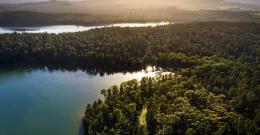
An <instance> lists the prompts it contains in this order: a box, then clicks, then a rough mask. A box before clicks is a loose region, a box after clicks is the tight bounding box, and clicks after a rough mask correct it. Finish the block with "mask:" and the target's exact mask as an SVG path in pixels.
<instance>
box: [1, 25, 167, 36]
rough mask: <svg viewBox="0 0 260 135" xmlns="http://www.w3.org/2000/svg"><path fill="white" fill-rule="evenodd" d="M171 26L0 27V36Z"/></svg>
mask: <svg viewBox="0 0 260 135" xmlns="http://www.w3.org/2000/svg"><path fill="white" fill-rule="evenodd" d="M167 24H171V23H170V22H158V23H116V24H110V25H100V26H78V25H53V26H41V27H0V34H5V33H14V32H18V33H45V32H46V33H54V34H59V33H68V32H81V31H88V30H91V29H96V28H104V27H155V26H160V25H167Z"/></svg>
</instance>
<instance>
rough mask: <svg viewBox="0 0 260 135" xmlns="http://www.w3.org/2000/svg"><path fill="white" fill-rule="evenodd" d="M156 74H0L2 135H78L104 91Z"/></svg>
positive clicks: (42, 71) (43, 71)
mask: <svg viewBox="0 0 260 135" xmlns="http://www.w3.org/2000/svg"><path fill="white" fill-rule="evenodd" d="M156 72H157V71H154V70H153V68H151V67H148V68H147V69H146V70H142V71H139V72H133V73H115V74H111V75H107V74H105V75H103V76H100V75H90V74H88V73H87V72H84V71H82V70H76V71H66V70H49V69H47V68H41V69H39V68H38V69H37V68H36V69H34V68H25V69H17V70H11V71H10V70H8V71H1V72H0V108H1V110H0V135H77V134H79V132H80V123H81V118H82V116H83V115H84V110H85V106H86V105H87V104H88V103H92V102H93V101H94V100H97V99H99V98H102V96H101V95H100V90H101V89H103V88H109V87H110V86H112V85H114V84H120V83H121V82H124V81H127V80H130V79H139V80H140V79H141V78H142V77H144V76H155V74H156Z"/></svg>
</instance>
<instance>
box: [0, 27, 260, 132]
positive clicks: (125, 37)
mask: <svg viewBox="0 0 260 135" xmlns="http://www.w3.org/2000/svg"><path fill="white" fill-rule="evenodd" d="M259 60H260V24H258V23H231V22H203V23H187V24H172V25H167V26H158V27H154V28H153V27H142V28H120V27H112V28H102V29H94V30H90V31H86V32H77V33H64V34H58V35H57V34H47V33H43V34H26V33H23V34H19V33H13V34H2V35H0V65H1V67H6V66H14V65H31V64H37V65H38V64H42V65H75V66H79V67H89V66H93V67H106V68H109V67H113V68H115V67H119V68H124V69H126V70H127V69H131V68H132V67H143V66H145V65H156V66H160V67H165V68H174V69H176V71H175V73H174V74H168V75H164V74H158V75H157V76H156V77H154V78H143V79H142V80H141V81H137V80H131V81H128V82H125V83H122V84H121V85H120V86H113V87H111V88H109V89H105V90H102V91H101V93H102V94H103V95H104V97H105V98H104V100H98V101H96V102H94V103H93V104H89V105H88V106H87V108H86V113H85V117H84V118H83V123H84V128H85V130H86V134H111V135H114V134H140V135H145V134H150V135H152V134H188V135H190V134H195V135H201V134H205V135H206V134H240V135H244V134H250V135H256V134H260V123H259V122H260V89H259V88H260V85H259V84H260V82H259V80H260V78H259V76H260V72H259V71H260V70H259V68H260V63H259Z"/></svg>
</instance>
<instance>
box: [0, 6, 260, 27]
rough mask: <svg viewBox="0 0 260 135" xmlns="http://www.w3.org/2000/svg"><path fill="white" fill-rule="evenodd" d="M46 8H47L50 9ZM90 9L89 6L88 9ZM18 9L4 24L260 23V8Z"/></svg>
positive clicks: (2, 14)
mask: <svg viewBox="0 0 260 135" xmlns="http://www.w3.org/2000/svg"><path fill="white" fill-rule="evenodd" d="M48 8H49V7H46V8H44V9H48ZM84 9H88V8H84ZM16 10H17V9H14V11H12V10H10V9H8V10H7V11H5V10H4V11H1V9H0V26H2V27H19V26H26V27H28V26H46V25H85V26H92V25H104V24H113V23H124V22H126V23H129V22H160V21H162V20H163V21H169V22H183V23H187V22H201V21H229V22H257V23H259V22H260V16H259V13H260V12H259V11H229V10H198V11H188V10H181V9H178V8H176V7H167V8H159V9H135V10H133V9H132V8H131V9H121V10H120V9H118V7H115V8H113V10H112V9H107V10H104V9H103V8H102V9H95V10H94V9H92V10H94V11H83V12H79V13H75V12H69V11H67V10H69V9H65V10H63V11H67V12H66V13H63V12H57V13H56V12H55V11H56V10H57V7H55V9H53V11H54V13H48V12H47V11H45V12H44V11H42V12H41V11H38V12H37V11H36V12H35V11H30V10H29V11H28V9H24V10H20V11H19V10H18V11H16Z"/></svg>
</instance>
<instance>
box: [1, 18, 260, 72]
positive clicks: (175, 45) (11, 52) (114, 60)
mask: <svg viewBox="0 0 260 135" xmlns="http://www.w3.org/2000/svg"><path fill="white" fill-rule="evenodd" d="M259 29H260V25H259V24H256V23H224V22H210V23H190V24H174V25H168V26H160V27H155V28H152V27H146V28H119V27H114V28H103V29H95V30H91V31H87V32H78V33H66V34H59V35H56V34H47V33H44V34H25V33H24V34H19V33H14V34H2V35H0V64H1V65H12V64H14V65H17V64H74V65H83V66H86V65H113V66H119V67H130V66H140V65H146V64H154V65H159V66H166V67H167V66H171V67H172V66H178V67H189V66H193V65H196V64H197V63H199V61H198V59H199V58H201V57H204V56H213V55H218V56H220V57H225V58H230V59H238V58H239V59H241V61H243V62H248V61H250V62H258V61H259V57H257V53H259V52H257V51H259V46H258V45H259V33H260V32H259Z"/></svg>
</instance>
